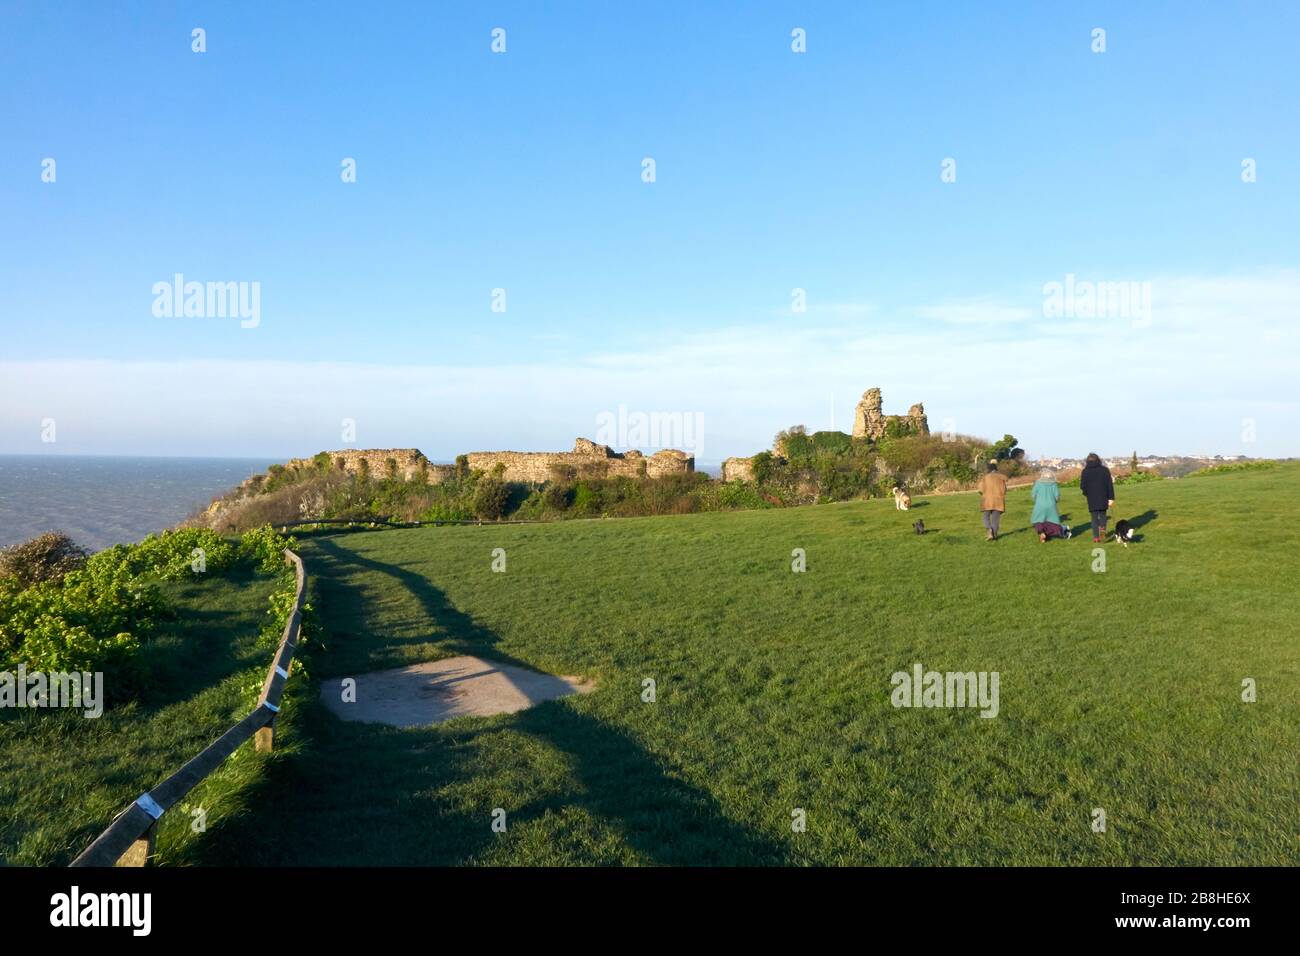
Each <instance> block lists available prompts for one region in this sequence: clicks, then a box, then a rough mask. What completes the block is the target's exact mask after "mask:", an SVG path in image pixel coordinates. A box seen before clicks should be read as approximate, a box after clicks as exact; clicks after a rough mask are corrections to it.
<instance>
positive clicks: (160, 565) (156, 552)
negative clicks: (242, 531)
mask: <svg viewBox="0 0 1300 956" xmlns="http://www.w3.org/2000/svg"><path fill="white" fill-rule="evenodd" d="M109 550H110V551H113V552H115V553H117V554H118V555H119V556H120V560H121V561H122V562H123V563H124V564H125V565H126V567H128V568H129V569H130V571H131V573H132V574H136V575H152V576H154V577H158V578H162V579H163V580H167V581H178V580H181V579H182V578H187V577H193V576H195V575H199V574H205V573H207V572H210V571H224V570H225V569H226V568H228V567H230V565H231V564H233V563H234V561H235V549H234V548H233V547H232V546H231V545H230V544H229V542H227V541H226V540H225V539H223V538H222V537H221V536H220V535H219V534H217V533H216V532H215V531H213V530H212V529H211V528H181V529H180V530H177V531H164V532H163V533H162V534H160V535H152V534H151V535H148V536H147V537H145V539H144V540H143V541H141V542H140V543H139V544H134V545H121V544H119V545H117V546H115V547H114V548H111V549H109ZM96 557H98V555H96Z"/></svg>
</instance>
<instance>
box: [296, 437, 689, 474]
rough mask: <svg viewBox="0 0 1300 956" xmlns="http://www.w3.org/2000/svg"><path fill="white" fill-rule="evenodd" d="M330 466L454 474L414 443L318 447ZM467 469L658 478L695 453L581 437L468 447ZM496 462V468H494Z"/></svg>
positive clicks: (306, 462) (679, 469)
mask: <svg viewBox="0 0 1300 956" xmlns="http://www.w3.org/2000/svg"><path fill="white" fill-rule="evenodd" d="M322 454H325V455H328V456H329V464H330V467H332V468H339V469H341V470H343V471H345V472H347V473H348V474H351V475H355V474H362V473H364V474H368V475H369V476H370V477H372V478H400V479H402V480H403V481H411V480H413V479H416V478H419V477H421V476H423V477H424V479H425V480H426V481H427V482H428V483H429V484H431V485H437V484H441V483H442V482H444V481H447V480H448V479H450V478H453V477H454V476H455V474H456V466H455V465H435V464H434V463H433V462H431V461H429V459H428V458H426V457H425V456H424V454H423V453H422V452H420V450H419V449H417V448H368V449H344V450H342V451H330V452H323V453H322ZM463 457H464V458H465V459H466V462H467V464H468V466H469V468H470V469H471V470H472V471H482V472H485V473H487V474H492V473H495V472H498V470H499V473H500V476H501V478H502V479H504V480H505V481H517V482H524V483H527V484H542V483H543V482H547V481H554V480H556V479H557V478H574V477H591V478H606V477H608V478H613V477H618V476H625V477H628V478H660V477H662V476H664V475H684V474H690V473H691V472H693V471H695V458H694V457H693V456H692V455H688V454H686V452H683V451H677V450H676V449H673V448H665V449H662V450H660V451H657V452H655V453H654V454H653V455H645V454H642V453H641V452H639V451H636V450H635V449H632V450H629V451H625V452H616V451H614V450H613V449H612V448H610V447H609V446H608V445H601V444H597V443H596V442H594V441H589V440H588V439H586V438H579V439H578V440H577V441H575V442H574V443H573V451H472V452H470V453H469V454H467V455H465V456H463ZM498 466H499V468H498ZM285 467H286V468H290V469H300V470H301V469H308V468H313V467H316V459H315V458H294V459H292V460H291V461H289V462H288V463H287V464H286V465H285Z"/></svg>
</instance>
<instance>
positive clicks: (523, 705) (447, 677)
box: [321, 656, 595, 727]
mask: <svg viewBox="0 0 1300 956" xmlns="http://www.w3.org/2000/svg"><path fill="white" fill-rule="evenodd" d="M355 680H356V682H357V687H356V701H355V702H354V703H345V702H344V701H343V691H342V687H343V684H342V678H333V679H331V680H327V681H324V682H323V684H324V686H323V687H322V688H321V702H322V703H324V705H325V706H326V707H327V708H329V710H330V711H331V712H332V713H333V714H334V715H335V716H337V717H341V718H342V719H344V720H360V721H365V722H367V723H378V724H392V725H393V726H394V727H424V726H427V725H428V724H440V723H442V722H443V721H444V720H451V719H452V718H453V717H465V716H469V715H474V716H487V715H490V714H513V713H515V712H516V711H519V710H526V709H527V708H529V707H532V706H533V705H534V704H540V703H541V702H542V701H544V700H555V699H556V698H557V697H567V696H568V695H569V694H585V693H587V692H589V691H591V690H594V689H595V684H594V683H592V682H590V681H582V680H579V679H578V678H576V677H556V676H554V675H553V674H542V673H539V672H537V671H531V670H527V669H526V668H523V667H515V666H513V665H511V664H501V663H499V662H497V661H489V660H484V659H483V658H481V657H468V656H467V657H448V658H446V659H444V660H441V661H431V662H430V663H427V664H414V665H412V666H410V667H398V668H395V669H394V670H388V671H375V672H374V673H372V674H358V675H357V676H356V677H355Z"/></svg>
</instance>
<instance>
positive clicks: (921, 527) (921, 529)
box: [912, 519, 925, 534]
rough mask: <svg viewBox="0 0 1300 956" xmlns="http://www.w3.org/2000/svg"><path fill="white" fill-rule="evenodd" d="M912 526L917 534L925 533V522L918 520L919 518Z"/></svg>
mask: <svg viewBox="0 0 1300 956" xmlns="http://www.w3.org/2000/svg"><path fill="white" fill-rule="evenodd" d="M912 528H913V530H914V531H916V533H917V534H925V522H924V521H921V520H919V519H918V520H917V521H916V522H915V523H914V524H913V525H912Z"/></svg>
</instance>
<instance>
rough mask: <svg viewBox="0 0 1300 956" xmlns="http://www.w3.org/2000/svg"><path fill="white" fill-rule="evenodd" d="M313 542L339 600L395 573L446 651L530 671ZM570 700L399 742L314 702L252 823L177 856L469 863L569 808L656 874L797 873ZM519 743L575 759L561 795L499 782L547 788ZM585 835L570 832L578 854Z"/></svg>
mask: <svg viewBox="0 0 1300 956" xmlns="http://www.w3.org/2000/svg"><path fill="white" fill-rule="evenodd" d="M313 543H314V544H315V546H316V547H317V548H319V549H320V550H321V551H322V552H324V553H325V554H327V555H328V556H329V558H330V560H331V561H332V562H333V564H334V568H333V574H334V578H333V582H334V583H332V584H329V586H330V587H334V586H335V585H336V584H337V583H338V580H339V579H340V578H341V577H342V576H343V575H342V572H343V571H344V568H345V567H346V566H349V565H350V566H353V567H360V568H365V569H367V570H371V571H376V572H379V573H382V574H387V575H390V576H392V577H393V578H394V579H396V580H397V581H400V582H401V583H402V584H403V585H404V586H405V587H406V588H407V590H408V591H409V592H410V593H411V594H412V596H414V597H415V598H416V599H417V600H419V602H420V603H421V605H422V606H423V608H424V609H425V612H426V613H427V614H428V615H429V618H430V620H431V623H436V625H437V628H438V634H437V635H436V639H437V641H438V643H439V644H440V645H441V646H445V647H448V648H451V649H454V650H455V651H457V652H458V653H465V654H475V655H482V656H484V657H489V658H491V659H494V660H497V661H502V662H504V663H510V664H515V665H517V666H520V667H527V666H528V664H527V663H526V662H523V661H519V660H516V659H514V658H512V657H510V656H509V655H505V654H501V653H500V652H499V650H498V648H497V645H498V644H499V641H500V639H499V637H498V635H497V634H496V633H495V632H493V631H491V630H490V629H488V628H485V627H483V626H482V625H480V624H478V623H476V622H475V621H474V620H473V619H472V618H471V617H470V616H469V615H466V614H464V613H462V612H461V611H459V610H458V609H456V608H455V607H453V606H452V605H451V604H450V602H449V601H448V600H447V599H446V596H445V595H444V594H443V593H442V592H441V591H440V590H438V589H437V588H435V587H434V586H433V585H432V583H431V582H430V581H429V580H428V579H427V578H424V577H422V576H421V575H419V574H416V573H415V572H412V571H408V570H406V569H403V568H400V567H395V566H392V565H388V564H384V563H383V562H379V561H375V560H373V559H369V558H365V557H362V556H358V555H355V554H352V553H350V552H348V551H347V550H345V549H343V548H340V547H339V546H338V545H337V543H335V542H329V541H325V540H322V539H317V540H316V541H314V542H313ZM310 573H314V574H316V575H317V576H318V577H319V576H320V572H319V570H318V569H317V568H311V567H309V574H310ZM431 639H432V638H431ZM574 702H575V699H574V698H569V699H567V700H564V701H550V702H547V703H543V704H540V705H538V706H536V707H533V708H530V709H528V710H524V711H520V712H519V713H516V714H512V715H509V716H507V717H500V718H487V719H483V718H474V719H470V720H460V721H453V722H452V723H450V724H447V725H443V726H439V727H430V728H422V729H415V730H411V729H406V730H403V729H399V728H395V727H388V726H384V725H381V724H362V723H352V722H348V721H341V720H338V719H337V718H335V717H334V716H332V715H331V714H329V713H328V712H327V711H326V710H325V708H324V707H323V706H322V705H321V704H320V703H319V702H318V701H317V700H316V699H315V698H314V697H313V698H312V699H311V700H310V701H308V702H307V703H306V704H305V705H304V706H303V707H302V709H301V711H299V714H298V719H297V721H296V722H295V732H296V733H297V734H298V735H300V740H299V741H298V744H299V747H298V750H297V751H296V752H292V753H287V754H284V755H282V756H280V757H277V758H275V759H273V760H272V761H270V762H268V764H267V765H266V768H265V771H264V774H263V777H262V782H261V783H260V785H259V786H258V787H257V788H255V790H254V791H253V792H250V793H248V795H247V798H248V806H249V807H250V811H249V812H248V813H245V814H235V815H230V816H226V817H224V818H223V819H222V820H221V821H220V822H218V823H217V824H215V825H213V826H211V827H210V828H209V829H208V831H207V833H206V834H204V835H203V836H202V837H201V838H194V839H193V842H191V843H190V844H189V845H187V846H186V847H184V848H183V849H182V850H181V851H180V853H179V857H180V859H179V862H184V863H193V864H217V865H221V864H227V865H229V864H239V865H287V864H296V865H397V866H402V865H424V866H430V865H450V864H456V863H465V862H472V861H474V860H475V859H476V858H479V857H480V856H482V855H483V854H484V853H485V852H487V851H488V850H490V849H492V848H493V847H494V846H497V845H499V844H501V842H502V841H506V840H509V839H510V836H509V834H506V835H498V834H495V833H493V832H492V830H491V822H492V811H493V810H494V808H495V807H498V806H500V807H502V808H503V809H505V811H506V813H507V820H508V823H509V826H510V828H511V830H514V829H516V828H518V827H520V826H521V825H524V824H526V823H528V822H529V821H534V820H538V819H540V818H542V817H544V816H546V815H547V814H558V813H559V812H560V811H563V810H565V809H568V808H579V809H582V810H585V811H586V812H587V813H588V814H590V815H591V816H592V817H593V818H595V819H596V820H598V821H599V822H601V823H603V824H605V825H606V826H608V827H609V828H610V829H611V830H612V831H613V832H615V833H617V834H618V835H619V836H620V837H621V839H622V841H623V843H624V844H625V845H626V846H627V847H628V848H630V849H632V850H633V851H634V852H635V853H636V854H637V855H638V857H639V858H640V859H641V860H643V861H645V862H649V863H655V864H666V865H687V864H720V865H746V864H750V865H753V864H780V863H784V862H786V861H787V853H786V850H785V848H784V847H782V846H781V845H780V844H779V843H777V842H775V841H773V840H771V839H768V838H766V837H764V836H762V835H761V834H758V833H755V832H754V831H752V830H751V829H749V828H748V827H746V826H743V825H741V824H739V823H737V822H735V821H733V820H731V819H729V818H728V817H727V816H726V815H725V814H724V813H723V812H722V810H721V808H720V807H719V806H718V804H717V802H716V801H715V800H714V798H713V797H712V795H710V794H709V793H707V792H706V791H704V790H701V789H699V788H696V787H693V786H691V785H690V784H687V783H685V782H683V781H682V780H680V779H678V778H677V777H676V776H674V775H673V774H672V772H671V769H670V768H668V767H665V766H664V764H663V763H662V762H661V761H660V760H659V759H658V758H657V757H655V756H654V755H652V754H650V753H649V752H647V751H646V750H645V748H644V747H642V746H641V744H640V743H639V742H638V741H637V740H636V739H635V738H634V737H633V736H632V735H631V734H630V733H628V732H627V731H625V730H623V729H621V728H619V727H615V726H612V725H610V724H607V723H605V722H604V721H602V720H599V719H597V718H596V717H593V716H591V715H589V714H585V713H582V712H581V711H580V710H578V709H576V708H575V706H574ZM517 734H523V735H526V736H527V737H531V738H533V739H534V740H535V741H536V742H539V743H541V744H544V745H545V746H546V747H548V748H553V749H554V750H556V751H558V752H560V753H561V754H563V755H564V756H565V758H566V760H565V766H566V768H567V771H568V772H567V774H566V777H565V779H564V780H563V781H562V782H561V783H560V784H559V785H558V786H557V785H555V784H554V783H552V784H550V785H538V784H536V783H534V784H533V786H532V789H533V790H534V791H535V792H532V793H530V792H528V791H529V787H528V786H527V785H523V786H516V785H514V784H510V783H508V782H504V781H503V780H502V779H501V776H500V774H501V769H500V768H502V761H503V760H504V761H507V762H508V763H509V767H510V770H511V771H513V773H512V774H511V775H510V778H509V779H514V774H521V775H522V777H521V779H524V780H529V781H535V780H536V779H537V774H536V773H535V772H533V771H532V770H531V769H530V768H528V767H526V766H524V767H520V766H517V764H518V763H519V762H520V761H523V760H527V749H526V748H525V749H523V750H521V748H520V744H519V741H518V740H517V739H513V740H512V739H507V738H511V737H513V735H517ZM485 766H486V767H490V768H491V769H485ZM471 794H472V795H473V796H471ZM552 825H556V824H552ZM582 836H583V835H582V834H573V833H567V834H566V837H570V838H574V839H577V840H579V841H580V840H581V838H582ZM565 842H566V843H567V842H569V841H568V840H566V841H565ZM579 845H580V844H579ZM556 852H557V853H558V852H559V851H558V849H557V850H556ZM577 852H578V858H575V859H572V860H561V861H562V862H574V863H590V862H595V861H592V860H589V859H586V858H583V857H582V856H581V851H577Z"/></svg>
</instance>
